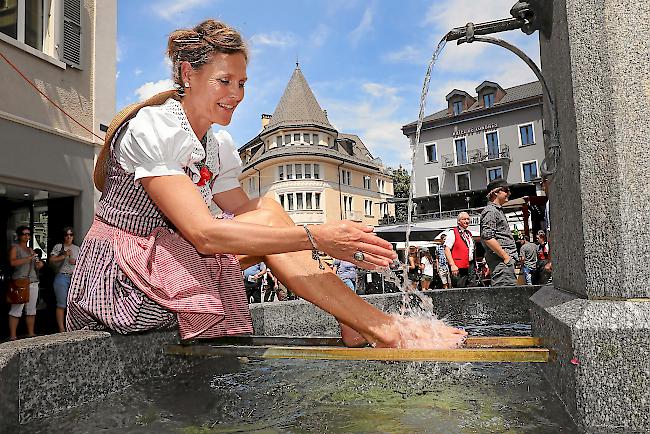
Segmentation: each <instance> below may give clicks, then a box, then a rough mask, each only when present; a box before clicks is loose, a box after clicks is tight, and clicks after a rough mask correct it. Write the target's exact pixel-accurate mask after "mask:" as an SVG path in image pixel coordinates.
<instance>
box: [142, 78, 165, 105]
mask: <svg viewBox="0 0 650 434" xmlns="http://www.w3.org/2000/svg"><path fill="white" fill-rule="evenodd" d="M173 87H174V82H173V81H171V80H170V79H169V78H166V79H164V80H159V81H156V82H153V81H149V82H147V83H145V84H143V85H142V86H140V87H139V88H137V89H136V90H135V92H134V93H135V94H136V95H137V97H138V100H139V101H144V100H145V99H147V98H149V97H152V96H154V95H155V94H157V93H159V92H162V91H165V90H170V89H172V88H173Z"/></svg>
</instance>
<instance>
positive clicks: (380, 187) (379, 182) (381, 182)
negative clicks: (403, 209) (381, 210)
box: [377, 179, 386, 193]
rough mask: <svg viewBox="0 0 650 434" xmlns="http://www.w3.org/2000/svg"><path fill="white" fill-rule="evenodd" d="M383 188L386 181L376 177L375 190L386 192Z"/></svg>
mask: <svg viewBox="0 0 650 434" xmlns="http://www.w3.org/2000/svg"><path fill="white" fill-rule="evenodd" d="M385 188H386V181H384V180H383V179H377V190H378V191H379V192H380V193H385V192H386V190H385Z"/></svg>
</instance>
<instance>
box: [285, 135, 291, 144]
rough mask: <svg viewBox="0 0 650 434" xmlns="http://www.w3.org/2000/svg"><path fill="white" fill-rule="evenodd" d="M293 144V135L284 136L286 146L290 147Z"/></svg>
mask: <svg viewBox="0 0 650 434" xmlns="http://www.w3.org/2000/svg"><path fill="white" fill-rule="evenodd" d="M290 144H291V134H285V136H284V146H289V145H290Z"/></svg>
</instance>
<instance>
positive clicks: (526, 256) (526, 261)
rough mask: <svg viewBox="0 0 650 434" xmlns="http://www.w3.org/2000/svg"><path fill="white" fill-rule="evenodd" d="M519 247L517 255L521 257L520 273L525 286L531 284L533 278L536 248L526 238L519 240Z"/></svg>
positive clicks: (535, 266) (535, 267) (535, 264)
mask: <svg viewBox="0 0 650 434" xmlns="http://www.w3.org/2000/svg"><path fill="white" fill-rule="evenodd" d="M519 242H520V244H521V247H520V248H519V255H520V256H521V272H522V273H523V274H524V279H525V281H526V285H532V284H533V276H534V275H535V270H536V269H537V246H535V244H533V243H531V242H529V241H528V240H527V239H526V238H522V239H521V240H519Z"/></svg>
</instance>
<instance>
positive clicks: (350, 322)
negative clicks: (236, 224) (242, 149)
mask: <svg viewBox="0 0 650 434" xmlns="http://www.w3.org/2000/svg"><path fill="white" fill-rule="evenodd" d="M235 214H236V217H235V220H238V221H244V222H248V223H255V224H261V225H267V226H275V227H282V226H289V225H291V226H293V225H294V222H293V220H291V217H289V216H288V215H287V213H286V212H285V211H284V209H282V207H281V206H280V204H279V203H277V202H276V201H274V200H271V199H265V198H261V199H253V200H251V201H250V202H249V203H248V204H246V205H244V206H243V207H241V208H240V209H239V210H237V212H236V213H235ZM305 236H306V235H305ZM239 259H240V262H241V263H242V268H244V267H246V266H250V265H252V264H255V263H257V262H260V261H264V262H265V263H266V264H267V266H269V267H270V268H271V269H272V270H273V274H274V275H275V276H276V277H277V278H278V280H279V281H280V282H282V283H284V284H285V285H286V286H287V288H289V289H290V290H291V291H292V292H293V293H295V294H296V295H298V296H299V297H301V298H304V299H305V300H307V301H310V302H311V303H313V304H315V305H317V306H319V307H321V308H322V309H324V310H326V311H327V312H329V313H330V314H332V315H334V317H335V318H336V319H337V320H338V321H339V323H340V324H341V337H342V338H343V341H344V342H345V343H346V344H347V345H350V346H355V345H362V344H364V343H365V339H364V338H363V337H361V336H360V335H359V334H358V333H357V332H356V331H355V330H359V331H360V332H361V333H362V334H365V335H366V336H367V337H369V338H370V339H371V340H373V341H375V340H376V339H375V336H374V335H373V333H372V332H373V331H378V330H379V329H381V328H382V327H384V326H385V325H387V324H389V323H390V322H391V317H390V316H389V315H388V314H386V313H384V312H382V311H380V310H378V309H376V308H375V307H374V306H372V305H370V304H368V303H366V302H365V301H363V300H362V299H361V298H360V297H357V296H356V295H355V294H353V293H352V292H351V291H350V289H349V288H348V287H347V286H346V285H345V284H344V283H343V282H342V281H341V279H339V278H338V277H337V276H336V275H335V274H334V273H333V272H332V270H331V269H330V268H329V267H328V266H325V269H324V270H321V269H320V268H319V265H318V262H317V261H315V260H313V259H312V257H311V252H310V251H301V252H291V253H283V254H277V255H268V256H266V257H263V258H260V257H250V256H240V258H239Z"/></svg>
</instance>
